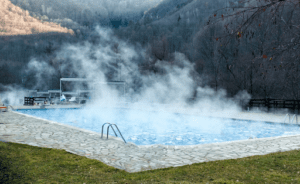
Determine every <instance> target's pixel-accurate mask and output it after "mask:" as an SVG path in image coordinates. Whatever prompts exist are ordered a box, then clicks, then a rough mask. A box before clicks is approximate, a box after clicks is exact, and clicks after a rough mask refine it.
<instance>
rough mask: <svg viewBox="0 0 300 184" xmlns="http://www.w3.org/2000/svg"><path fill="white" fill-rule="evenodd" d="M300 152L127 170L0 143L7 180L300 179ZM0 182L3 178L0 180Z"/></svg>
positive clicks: (61, 152)
mask: <svg viewBox="0 0 300 184" xmlns="http://www.w3.org/2000/svg"><path fill="white" fill-rule="evenodd" d="M299 173H300V151H298V150H296V151H288V152H281V153H273V154H268V155H264V156H253V157H247V158H241V159H231V160H223V161H213V162H206V163H198V164H192V165H187V166H182V167H175V168H173V167H171V168H166V169H157V170H151V171H144V172H138V173H127V172H125V171H123V170H119V169H116V168H114V167H110V166H107V165H105V164H103V163H102V162H100V161H97V160H93V159H88V158H86V157H83V156H78V155H74V154H71V153H68V152H66V151H64V150H58V149H51V148H39V147H34V146H29V145H23V144H17V143H4V142H0V181H4V183H81V184H82V183H86V184H87V183H106V182H107V183H124V184H125V183H128V184H129V183H220V184H221V183H222V184H224V183H226V184H230V183H272V184H273V183H300V178H299ZM0 183H1V182H0Z"/></svg>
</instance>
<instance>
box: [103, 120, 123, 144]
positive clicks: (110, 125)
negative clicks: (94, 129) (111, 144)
mask: <svg viewBox="0 0 300 184" xmlns="http://www.w3.org/2000/svg"><path fill="white" fill-rule="evenodd" d="M106 124H109V125H108V127H107V138H106V139H108V133H109V127H111V128H112V129H113V131H114V133H115V135H116V137H118V135H117V134H116V132H115V130H114V128H113V126H112V125H115V127H116V128H117V130H118V131H119V134H120V135H121V137H122V139H123V141H124V142H125V143H126V141H125V139H124V137H123V135H122V133H121V131H120V130H119V128H118V126H117V125H116V124H112V123H104V124H103V125H102V131H101V139H102V138H103V128H104V125H106Z"/></svg>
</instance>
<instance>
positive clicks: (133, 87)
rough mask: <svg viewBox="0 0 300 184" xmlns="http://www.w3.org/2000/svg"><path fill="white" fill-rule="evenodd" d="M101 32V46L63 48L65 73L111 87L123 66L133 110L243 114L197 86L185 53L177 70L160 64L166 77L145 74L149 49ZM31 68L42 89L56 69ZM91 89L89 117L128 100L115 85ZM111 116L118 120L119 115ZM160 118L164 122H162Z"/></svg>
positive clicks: (40, 64) (59, 56) (34, 64)
mask: <svg viewBox="0 0 300 184" xmlns="http://www.w3.org/2000/svg"><path fill="white" fill-rule="evenodd" d="M96 32H97V33H98V34H99V36H100V39H101V41H100V42H99V44H97V45H95V44H92V43H89V42H84V43H78V44H73V45H71V44H65V45H63V46H62V49H61V50H60V51H58V52H57V53H56V58H55V59H56V61H58V62H59V64H60V66H61V67H60V68H59V69H60V70H61V72H63V71H65V70H70V71H72V72H73V74H76V76H78V77H79V78H87V79H91V80H95V81H96V82H108V81H107V77H106V76H107V74H108V73H109V72H110V71H111V70H115V69H116V65H115V64H116V63H117V64H118V65H119V67H117V68H121V75H120V76H118V77H116V78H115V79H116V80H119V79H121V80H122V81H126V83H127V85H126V93H127V96H129V97H130V98H131V103H130V105H129V106H128V107H129V108H133V109H140V110H147V111H148V110H155V111H160V112H162V111H171V112H185V113H187V112H188V113H202V114H205V115H212V114H214V113H220V112H222V113H226V112H227V113H229V112H230V113H232V112H238V111H239V110H240V108H239V107H238V105H236V103H234V102H233V101H232V100H229V99H228V98H226V92H225V91H222V90H219V91H218V92H216V91H214V90H213V89H211V88H209V87H199V86H197V85H196V82H195V81H194V79H193V77H192V76H191V73H192V72H193V65H192V64H191V63H190V62H189V61H188V60H187V58H186V57H185V56H184V55H183V54H182V53H176V54H175V62H174V63H175V64H174V65H169V64H166V63H167V62H158V63H156V65H157V66H158V67H159V68H161V69H162V70H164V71H165V74H164V75H155V74H150V75H142V74H141V73H140V71H139V69H138V64H139V63H140V61H141V60H143V59H144V57H145V54H144V53H146V52H145V49H143V48H140V47H137V46H134V45H130V44H128V43H126V42H125V41H123V40H120V39H118V38H116V37H115V36H114V35H113V34H112V31H111V30H110V29H107V28H102V27H97V29H96ZM137 48H138V49H137ZM28 68H29V71H27V72H30V71H34V73H35V77H36V78H37V83H36V87H40V86H41V85H43V84H44V83H43V80H44V79H47V77H45V76H48V75H49V76H50V75H52V74H53V73H54V71H55V70H56V69H55V68H53V67H52V66H50V65H48V64H46V62H44V61H40V60H38V59H32V60H31V61H30V62H29V65H28ZM43 68H47V71H44V70H43ZM89 87H90V88H92V87H95V89H96V92H95V95H94V99H93V100H92V102H91V103H88V104H87V106H86V108H88V109H89V110H88V111H86V113H88V114H89V115H90V116H93V117H98V111H97V108H100V107H103V106H106V107H114V106H116V105H118V104H119V102H122V101H124V96H123V93H122V90H118V89H117V88H114V87H112V86H110V85H103V84H99V83H98V84H97V83H96V84H90V85H89ZM73 90H76V89H73ZM195 90H196V91H197V95H196V97H197V98H198V100H197V101H195V103H193V104H192V105H191V104H189V103H188V102H187V98H191V97H192V96H193V94H194V93H195ZM242 95H247V93H246V92H242V93H240V94H239V96H242ZM19 96H20V95H19ZM12 99H13V98H12ZM149 102H152V104H150V103H149ZM11 104H13V102H11ZM225 111H226V112H225ZM110 115H111V116H113V112H112V114H110ZM157 115H159V114H157ZM130 116H131V117H133V118H134V119H136V118H143V117H141V116H138V115H135V114H130ZM99 118H100V117H99ZM148 118H149V117H148ZM158 119H160V118H159V117H158Z"/></svg>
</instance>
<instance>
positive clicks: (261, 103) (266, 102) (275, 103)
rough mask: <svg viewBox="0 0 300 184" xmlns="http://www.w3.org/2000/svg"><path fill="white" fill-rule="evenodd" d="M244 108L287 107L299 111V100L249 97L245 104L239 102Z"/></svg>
mask: <svg viewBox="0 0 300 184" xmlns="http://www.w3.org/2000/svg"><path fill="white" fill-rule="evenodd" d="M241 105H242V107H244V108H248V107H249V108H252V107H260V108H261V107H263V108H266V109H267V111H270V110H271V109H289V110H291V111H292V112H294V113H298V114H299V113H300V100H281V99H270V98H266V99H251V100H250V101H249V102H248V103H247V104H245V103H244V104H243V103H242V104H241Z"/></svg>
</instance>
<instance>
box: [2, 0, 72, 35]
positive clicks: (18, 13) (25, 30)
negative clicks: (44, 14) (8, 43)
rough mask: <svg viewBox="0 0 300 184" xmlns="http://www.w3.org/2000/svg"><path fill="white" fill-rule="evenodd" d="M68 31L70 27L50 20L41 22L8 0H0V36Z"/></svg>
mask: <svg viewBox="0 0 300 184" xmlns="http://www.w3.org/2000/svg"><path fill="white" fill-rule="evenodd" d="M48 32H57V33H70V34H74V32H73V31H72V30H70V29H67V28H64V27H61V26H60V25H58V24H55V23H51V22H43V21H40V20H38V19H36V18H33V17H31V16H30V15H29V12H28V11H25V10H22V9H21V8H20V7H18V6H15V5H14V4H12V3H11V2H10V1H9V0H0V36H1V35H7V36H9V35H30V34H37V33H48Z"/></svg>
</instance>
